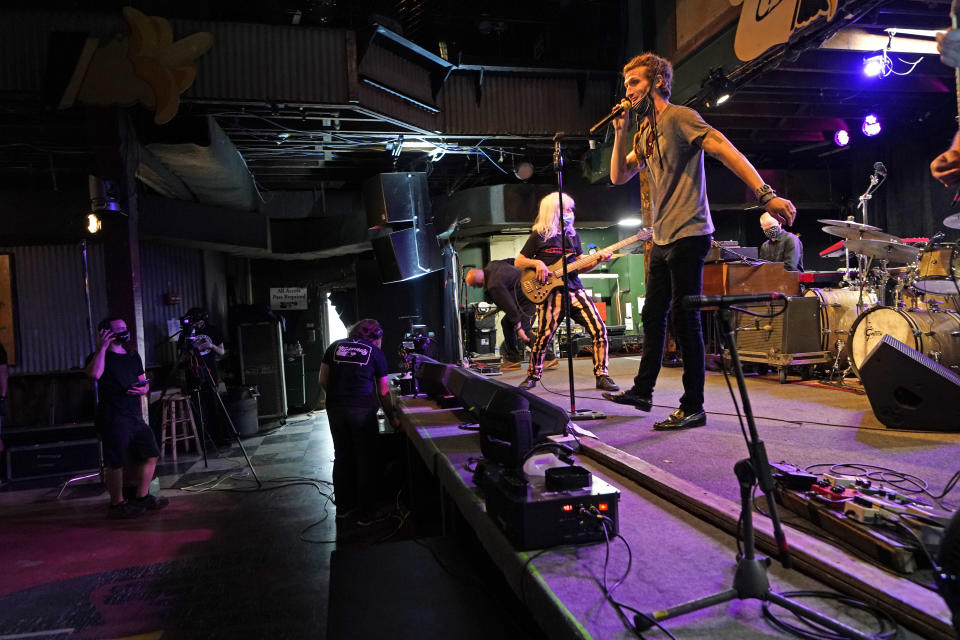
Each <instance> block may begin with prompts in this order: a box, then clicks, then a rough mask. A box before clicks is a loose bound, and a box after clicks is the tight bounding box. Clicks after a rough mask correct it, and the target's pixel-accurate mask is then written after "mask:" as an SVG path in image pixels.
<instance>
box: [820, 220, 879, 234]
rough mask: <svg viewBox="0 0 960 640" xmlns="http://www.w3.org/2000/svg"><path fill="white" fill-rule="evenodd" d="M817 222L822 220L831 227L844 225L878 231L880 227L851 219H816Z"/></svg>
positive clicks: (850, 227) (849, 227)
mask: <svg viewBox="0 0 960 640" xmlns="http://www.w3.org/2000/svg"><path fill="white" fill-rule="evenodd" d="M817 222H822V223H823V224H825V225H829V226H831V227H846V228H847V229H863V230H865V231H866V230H870V231H880V227H874V226H873V225H869V224H861V223H859V222H854V221H853V220H830V219H824V220H817Z"/></svg>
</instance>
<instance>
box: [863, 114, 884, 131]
mask: <svg viewBox="0 0 960 640" xmlns="http://www.w3.org/2000/svg"><path fill="white" fill-rule="evenodd" d="M881 128H882V127H881V126H880V120H878V119H877V116H875V115H874V114H872V113H871V114H868V115H867V116H866V117H864V119H863V126H862V127H861V130H862V131H863V135H865V136H875V135H877V134H878V133H880V129H881Z"/></svg>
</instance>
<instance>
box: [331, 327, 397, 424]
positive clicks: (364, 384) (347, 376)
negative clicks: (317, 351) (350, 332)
mask: <svg viewBox="0 0 960 640" xmlns="http://www.w3.org/2000/svg"><path fill="white" fill-rule="evenodd" d="M323 362H324V363H325V364H326V365H327V366H328V367H330V377H329V378H328V380H327V406H335V407H337V406H339V407H378V406H380V402H379V400H378V396H377V393H376V389H377V381H378V380H380V378H382V377H384V376H386V375H387V357H386V356H385V355H383V351H381V350H380V349H379V348H378V347H377V346H375V345H373V344H371V343H369V342H367V341H366V340H364V339H362V338H356V339H351V338H348V339H346V340H337V341H336V342H334V343H333V344H331V345H330V346H329V347H327V350H326V352H325V353H324V354H323Z"/></svg>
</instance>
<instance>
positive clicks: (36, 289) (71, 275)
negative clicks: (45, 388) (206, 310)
mask: <svg viewBox="0 0 960 640" xmlns="http://www.w3.org/2000/svg"><path fill="white" fill-rule="evenodd" d="M0 253H12V254H13V256H14V258H13V266H14V271H15V282H16V292H15V307H16V308H15V310H14V311H15V313H14V318H15V322H16V328H17V341H18V345H17V346H18V352H17V355H18V359H17V363H16V367H15V368H14V372H15V373H18V374H21V373H45V372H51V371H66V370H69V369H73V368H76V367H81V366H83V361H84V358H86V356H87V354H89V353H90V351H91V344H90V338H89V337H88V336H89V332H88V330H87V307H86V298H85V296H84V284H83V258H82V253H81V249H80V246H79V245H48V246H29V247H0ZM88 254H89V262H90V301H91V308H92V311H93V322H94V324H96V323H97V322H99V321H100V319H101V318H103V317H104V316H106V315H107V300H106V278H105V274H104V269H103V247H102V246H101V245H99V244H91V245H90V246H89V250H88ZM140 259H141V265H142V267H141V274H142V279H143V321H144V334H145V340H144V342H145V345H146V347H145V350H146V354H145V360H146V362H147V364H166V363H169V362H170V361H171V359H172V357H173V356H174V355H175V349H174V348H173V347H171V346H168V345H167V344H166V343H165V340H164V338H165V337H166V336H167V335H168V333H167V320H168V319H175V320H177V319H179V318H180V317H181V316H182V315H183V314H184V313H185V312H186V311H187V309H189V308H190V307H205V306H206V302H205V300H206V296H205V289H206V288H205V283H204V279H205V278H204V264H203V252H202V251H201V250H199V249H185V248H181V247H173V246H167V245H162V244H156V243H153V242H143V243H141V245H140ZM167 292H176V293H178V294H179V295H180V302H179V303H178V304H176V305H166V304H164V300H163V294H164V293H167Z"/></svg>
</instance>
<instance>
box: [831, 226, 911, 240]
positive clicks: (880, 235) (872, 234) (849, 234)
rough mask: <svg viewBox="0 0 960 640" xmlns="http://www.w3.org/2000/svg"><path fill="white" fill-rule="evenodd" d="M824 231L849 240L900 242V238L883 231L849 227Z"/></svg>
mask: <svg viewBox="0 0 960 640" xmlns="http://www.w3.org/2000/svg"><path fill="white" fill-rule="evenodd" d="M823 230H824V231H826V232H827V233H829V234H830V235H832V236H840V237H841V238H846V239H847V240H883V241H884V242H897V243H899V242H900V238H898V237H897V236H894V235H890V234H889V233H884V232H883V231H873V230H871V229H854V228H848V227H829V226H828V227H824V228H823Z"/></svg>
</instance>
